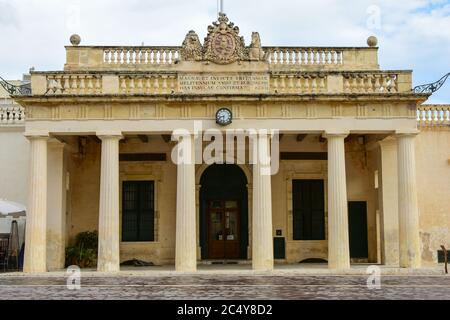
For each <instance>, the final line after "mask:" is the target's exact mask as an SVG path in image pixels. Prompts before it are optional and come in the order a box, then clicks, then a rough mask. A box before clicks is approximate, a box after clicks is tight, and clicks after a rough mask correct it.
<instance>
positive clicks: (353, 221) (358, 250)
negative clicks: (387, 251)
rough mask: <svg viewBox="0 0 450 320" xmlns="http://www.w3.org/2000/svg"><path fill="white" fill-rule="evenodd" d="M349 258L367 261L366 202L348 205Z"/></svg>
mask: <svg viewBox="0 0 450 320" xmlns="http://www.w3.org/2000/svg"><path fill="white" fill-rule="evenodd" d="M348 225H349V240H350V258H352V259H368V258H369V241H368V236H367V235H368V228H367V202H362V201H352V202H349V203H348Z"/></svg>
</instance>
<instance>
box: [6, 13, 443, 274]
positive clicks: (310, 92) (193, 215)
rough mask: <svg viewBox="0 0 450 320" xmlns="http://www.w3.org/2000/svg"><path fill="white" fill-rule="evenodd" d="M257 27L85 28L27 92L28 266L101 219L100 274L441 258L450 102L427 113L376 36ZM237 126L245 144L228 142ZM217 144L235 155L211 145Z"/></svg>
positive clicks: (58, 256) (415, 262)
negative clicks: (297, 37) (267, 37)
mask: <svg viewBox="0 0 450 320" xmlns="http://www.w3.org/2000/svg"><path fill="white" fill-rule="evenodd" d="M251 38H252V40H251V43H250V45H248V46H247V45H246V43H245V41H244V38H243V37H241V35H240V34H239V28H238V27H237V26H235V25H234V24H233V23H231V22H230V21H229V20H228V18H227V17H226V15H223V14H221V15H220V16H219V19H218V21H216V22H214V23H213V24H212V25H211V26H209V27H208V36H207V38H206V39H205V41H204V42H202V41H200V39H199V37H198V36H197V34H196V33H195V32H194V31H190V32H189V33H188V34H187V36H186V39H185V41H184V42H183V45H182V46H181V47H97V46H79V43H80V42H79V40H80V39H79V38H78V37H76V36H75V37H73V38H72V39H71V40H72V46H68V47H66V52H67V62H66V64H65V66H64V70H63V71H51V72H32V75H31V83H32V95H30V96H20V97H19V96H17V97H15V100H16V101H17V102H18V103H19V104H20V105H22V106H23V107H24V108H25V110H26V115H27V121H26V123H25V135H26V137H27V138H28V139H29V141H30V156H29V162H30V167H29V184H30V187H29V192H28V197H29V201H28V209H29V210H28V217H27V235H26V251H25V252H26V254H25V270H24V271H25V272H30V273H34V272H45V271H48V270H57V269H61V268H63V267H64V249H65V247H66V246H67V245H68V244H69V243H71V242H73V240H74V237H75V236H76V235H77V234H78V233H80V232H83V231H92V230H98V232H99V258H98V270H99V271H103V272H116V271H118V270H119V265H120V262H122V261H125V260H129V259H132V258H137V259H141V260H146V261H151V262H153V263H155V264H158V265H165V264H175V266H176V270H177V271H181V272H186V271H189V272H190V271H195V270H196V266H197V263H198V262H199V261H214V260H219V261H223V260H233V261H238V260H244V261H245V260H248V261H252V265H253V269H254V270H258V271H267V270H272V269H273V267H274V264H275V263H291V264H296V263H300V262H304V261H316V260H317V259H321V260H326V261H328V263H329V267H330V268H331V269H335V270H345V269H348V268H350V263H351V262H353V263H361V262H363V263H380V264H385V265H391V266H400V267H404V268H419V267H421V266H424V265H427V264H430V265H431V264H436V263H437V250H439V246H440V245H442V244H448V243H449V240H450V239H449V237H450V236H449V235H450V233H449V227H450V219H449V212H448V208H450V203H449V199H450V197H449V194H450V189H449V188H450V186H449V184H448V181H450V180H449V179H450V163H449V157H450V155H449V154H448V150H450V140H449V137H450V134H449V127H448V123H449V118H448V117H449V114H448V111H449V108H448V107H446V106H429V107H423V106H422V104H423V103H424V102H425V101H426V100H427V98H428V96H427V95H423V94H414V93H413V92H412V71H409V70H406V71H401V70H388V71H384V70H381V69H380V67H379V64H378V48H377V47H376V45H377V44H376V41H375V40H376V39H373V38H371V39H369V41H368V44H369V46H368V47H358V48H332V47H330V48H323V47H321V48H306V47H262V46H261V39H260V36H259V34H258V33H253V35H252V37H251ZM426 108H428V109H426ZM418 110H420V112H421V113H420V115H421V117H420V121H419V122H418ZM419 124H420V128H419V127H418V125H419ZM199 127H201V129H199ZM418 129H421V130H422V133H421V134H420V135H419V130H418ZM180 130H181V132H182V134H174V132H180ZM230 132H232V133H234V134H237V133H239V134H237V137H236V138H237V142H236V141H235V140H234V138H233V140H232V142H231V143H226V142H223V143H222V142H221V140H220V137H221V135H220V134H225V133H230ZM242 133H245V135H247V136H244V138H243V139H242V140H239V136H240V135H242ZM201 138H203V140H201ZM180 145H181V146H182V147H183V148H182V152H178V153H175V152H174V151H173V150H174V147H175V146H178V147H180ZM211 145H213V146H215V147H216V149H215V152H213V155H214V156H218V153H217V152H219V151H217V150H220V148H219V146H220V145H222V147H223V150H224V152H225V153H227V158H226V160H227V161H226V162H227V164H225V163H223V162H225V161H220V160H217V159H220V157H218V158H216V161H212V162H211V161H208V160H206V159H205V158H204V157H202V155H205V154H211ZM231 150H233V152H232V153H231V155H230V153H229V152H228V151H231ZM269 150H271V151H272V153H271V155H272V157H271V164H272V165H273V164H274V163H275V162H278V160H279V166H277V168H278V170H276V171H275V172H273V175H268V174H266V173H263V172H264V171H265V170H263V169H267V166H268V164H267V163H264V161H263V159H262V158H263V157H262V156H261V157H260V155H262V154H263V153H266V152H267V151H269ZM239 151H241V152H242V153H243V154H244V155H245V156H244V160H245V161H243V162H238V161H233V160H236V158H237V157H238V156H237V154H238V153H239ZM219 153H220V152H219ZM188 155H190V160H192V161H180V159H181V158H182V157H184V159H186V157H187V156H188ZM188 157H189V156H188ZM199 159H200V160H199ZM269 165H270V163H269ZM311 259H313V260H311Z"/></svg>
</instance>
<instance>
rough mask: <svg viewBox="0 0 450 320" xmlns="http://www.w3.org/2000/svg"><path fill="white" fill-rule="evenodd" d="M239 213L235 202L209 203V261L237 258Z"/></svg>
mask: <svg viewBox="0 0 450 320" xmlns="http://www.w3.org/2000/svg"><path fill="white" fill-rule="evenodd" d="M239 213H240V212H239V206H238V202H237V201H210V202H209V209H208V214H207V217H208V240H209V246H208V247H209V259H238V258H239V249H240V235H239V218H240V217H239Z"/></svg>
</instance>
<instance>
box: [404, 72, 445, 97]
mask: <svg viewBox="0 0 450 320" xmlns="http://www.w3.org/2000/svg"><path fill="white" fill-rule="evenodd" d="M449 77H450V72H449V73H447V74H446V75H445V76H443V77H442V78H441V79H440V80H439V81H436V82H433V83H429V84H423V85H420V86H417V87H415V88H414V89H413V91H414V93H429V94H433V93H435V92H436V91H438V90H439V89H440V88H441V87H442V86H443V85H444V83H445V81H447V79H448V78H449Z"/></svg>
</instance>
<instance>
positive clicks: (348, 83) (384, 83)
mask: <svg viewBox="0 0 450 320" xmlns="http://www.w3.org/2000/svg"><path fill="white" fill-rule="evenodd" d="M398 91H399V90H398V75H397V74H393V73H392V74H391V73H348V74H344V92H345V93H397V92H398Z"/></svg>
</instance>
